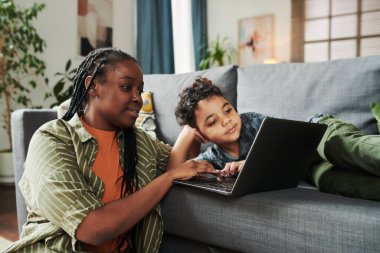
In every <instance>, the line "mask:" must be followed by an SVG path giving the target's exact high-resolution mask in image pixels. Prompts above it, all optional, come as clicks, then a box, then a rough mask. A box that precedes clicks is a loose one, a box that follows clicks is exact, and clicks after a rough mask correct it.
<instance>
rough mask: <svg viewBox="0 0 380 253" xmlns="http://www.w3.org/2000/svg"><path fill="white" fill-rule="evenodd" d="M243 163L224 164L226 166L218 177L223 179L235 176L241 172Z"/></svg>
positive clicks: (243, 161)
mask: <svg viewBox="0 0 380 253" xmlns="http://www.w3.org/2000/svg"><path fill="white" fill-rule="evenodd" d="M244 163H245V160H242V161H238V162H232V163H226V166H224V168H223V170H221V171H220V175H221V176H223V177H230V176H233V175H236V174H237V173H239V172H240V171H241V169H242V168H243V165H244Z"/></svg>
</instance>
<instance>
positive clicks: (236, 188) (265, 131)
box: [175, 117, 327, 196]
mask: <svg viewBox="0 0 380 253" xmlns="http://www.w3.org/2000/svg"><path fill="white" fill-rule="evenodd" d="M326 128H327V125H325V124H318V123H308V122H303V121H296V120H288V119H278V118H271V117H267V118H265V119H264V121H263V123H262V124H261V126H260V128H259V131H258V133H257V135H256V138H255V140H254V142H253V143H252V146H251V148H250V150H249V152H248V155H247V157H246V160H245V163H244V165H243V167H242V169H241V171H240V173H239V174H238V176H237V177H227V178H219V177H218V178H217V177H215V176H213V175H208V174H205V175H201V176H199V177H197V178H193V179H190V180H176V181H175V184H181V185H186V186H191V187H196V188H199V189H203V190H207V191H211V192H215V193H219V194H223V195H227V196H242V195H246V194H250V193H257V192H264V191H274V190H280V189H286V188H293V187H297V186H298V184H299V182H300V181H301V178H302V177H303V175H304V172H305V170H306V169H307V167H308V165H309V163H310V162H311V160H312V158H313V156H314V154H315V152H316V149H317V147H318V144H319V142H320V141H321V139H322V137H323V134H324V133H325V131H326Z"/></svg>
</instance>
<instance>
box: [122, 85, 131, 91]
mask: <svg viewBox="0 0 380 253" xmlns="http://www.w3.org/2000/svg"><path fill="white" fill-rule="evenodd" d="M121 88H123V89H124V90H131V88H132V86H131V85H128V84H123V85H122V86H121Z"/></svg>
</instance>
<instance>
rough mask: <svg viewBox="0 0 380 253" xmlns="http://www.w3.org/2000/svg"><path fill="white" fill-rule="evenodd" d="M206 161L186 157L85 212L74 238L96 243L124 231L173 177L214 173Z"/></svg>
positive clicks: (155, 201) (156, 199)
mask: <svg viewBox="0 0 380 253" xmlns="http://www.w3.org/2000/svg"><path fill="white" fill-rule="evenodd" d="M217 172H218V171H217V170H215V169H213V168H212V166H210V165H209V164H208V163H207V162H204V161H193V160H189V161H187V162H185V163H183V164H181V165H179V166H176V168H175V169H173V170H170V171H168V172H165V173H164V174H162V175H161V176H159V177H157V178H156V179H154V180H153V181H152V182H151V183H149V184H148V185H146V186H145V187H143V188H141V189H140V190H139V191H137V192H135V193H133V194H131V195H130V196H127V197H124V198H121V199H119V200H116V201H113V202H110V203H108V204H106V205H104V206H102V207H99V208H97V209H95V210H93V211H92V212H90V213H89V214H88V216H87V217H86V218H85V219H84V220H83V221H82V223H81V224H80V225H79V227H78V229H77V231H76V237H77V239H78V240H80V241H82V242H85V243H88V244H92V245H100V244H102V243H103V242H105V241H107V240H110V239H112V238H115V237H117V236H118V235H120V234H122V233H125V232H126V231H128V230H129V229H131V228H132V227H133V226H134V225H136V224H137V223H138V222H139V221H140V220H141V219H143V218H144V217H145V216H146V215H147V214H148V213H149V212H150V211H151V210H152V209H153V208H154V207H155V206H156V205H157V204H158V203H159V202H160V200H161V199H162V198H163V197H164V195H165V194H166V193H167V191H168V190H169V189H170V187H171V186H172V185H173V181H174V180H186V179H190V178H192V177H193V176H196V175H198V174H199V173H217Z"/></svg>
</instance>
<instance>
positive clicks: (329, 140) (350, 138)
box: [317, 115, 380, 176]
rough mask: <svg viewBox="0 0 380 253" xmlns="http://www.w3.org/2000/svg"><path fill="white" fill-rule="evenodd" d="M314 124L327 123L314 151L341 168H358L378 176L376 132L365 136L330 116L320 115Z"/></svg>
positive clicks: (379, 154)
mask: <svg viewBox="0 0 380 253" xmlns="http://www.w3.org/2000/svg"><path fill="white" fill-rule="evenodd" d="M318 123H323V124H327V125H328V127H327V130H326V133H325V135H324V136H323V138H322V141H321V143H320V144H319V146H318V150H317V151H318V154H319V155H320V156H321V157H322V158H323V159H325V160H327V161H329V162H331V163H332V164H334V165H335V166H337V167H339V168H342V169H351V170H360V169H362V170H365V171H367V172H369V173H371V174H373V175H376V176H380V135H365V134H363V133H362V132H361V131H360V130H359V129H358V128H356V127H355V126H354V125H352V124H349V123H347V122H345V121H343V120H340V119H338V118H336V117H334V116H331V115H326V116H323V117H322V118H320V119H319V120H318Z"/></svg>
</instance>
